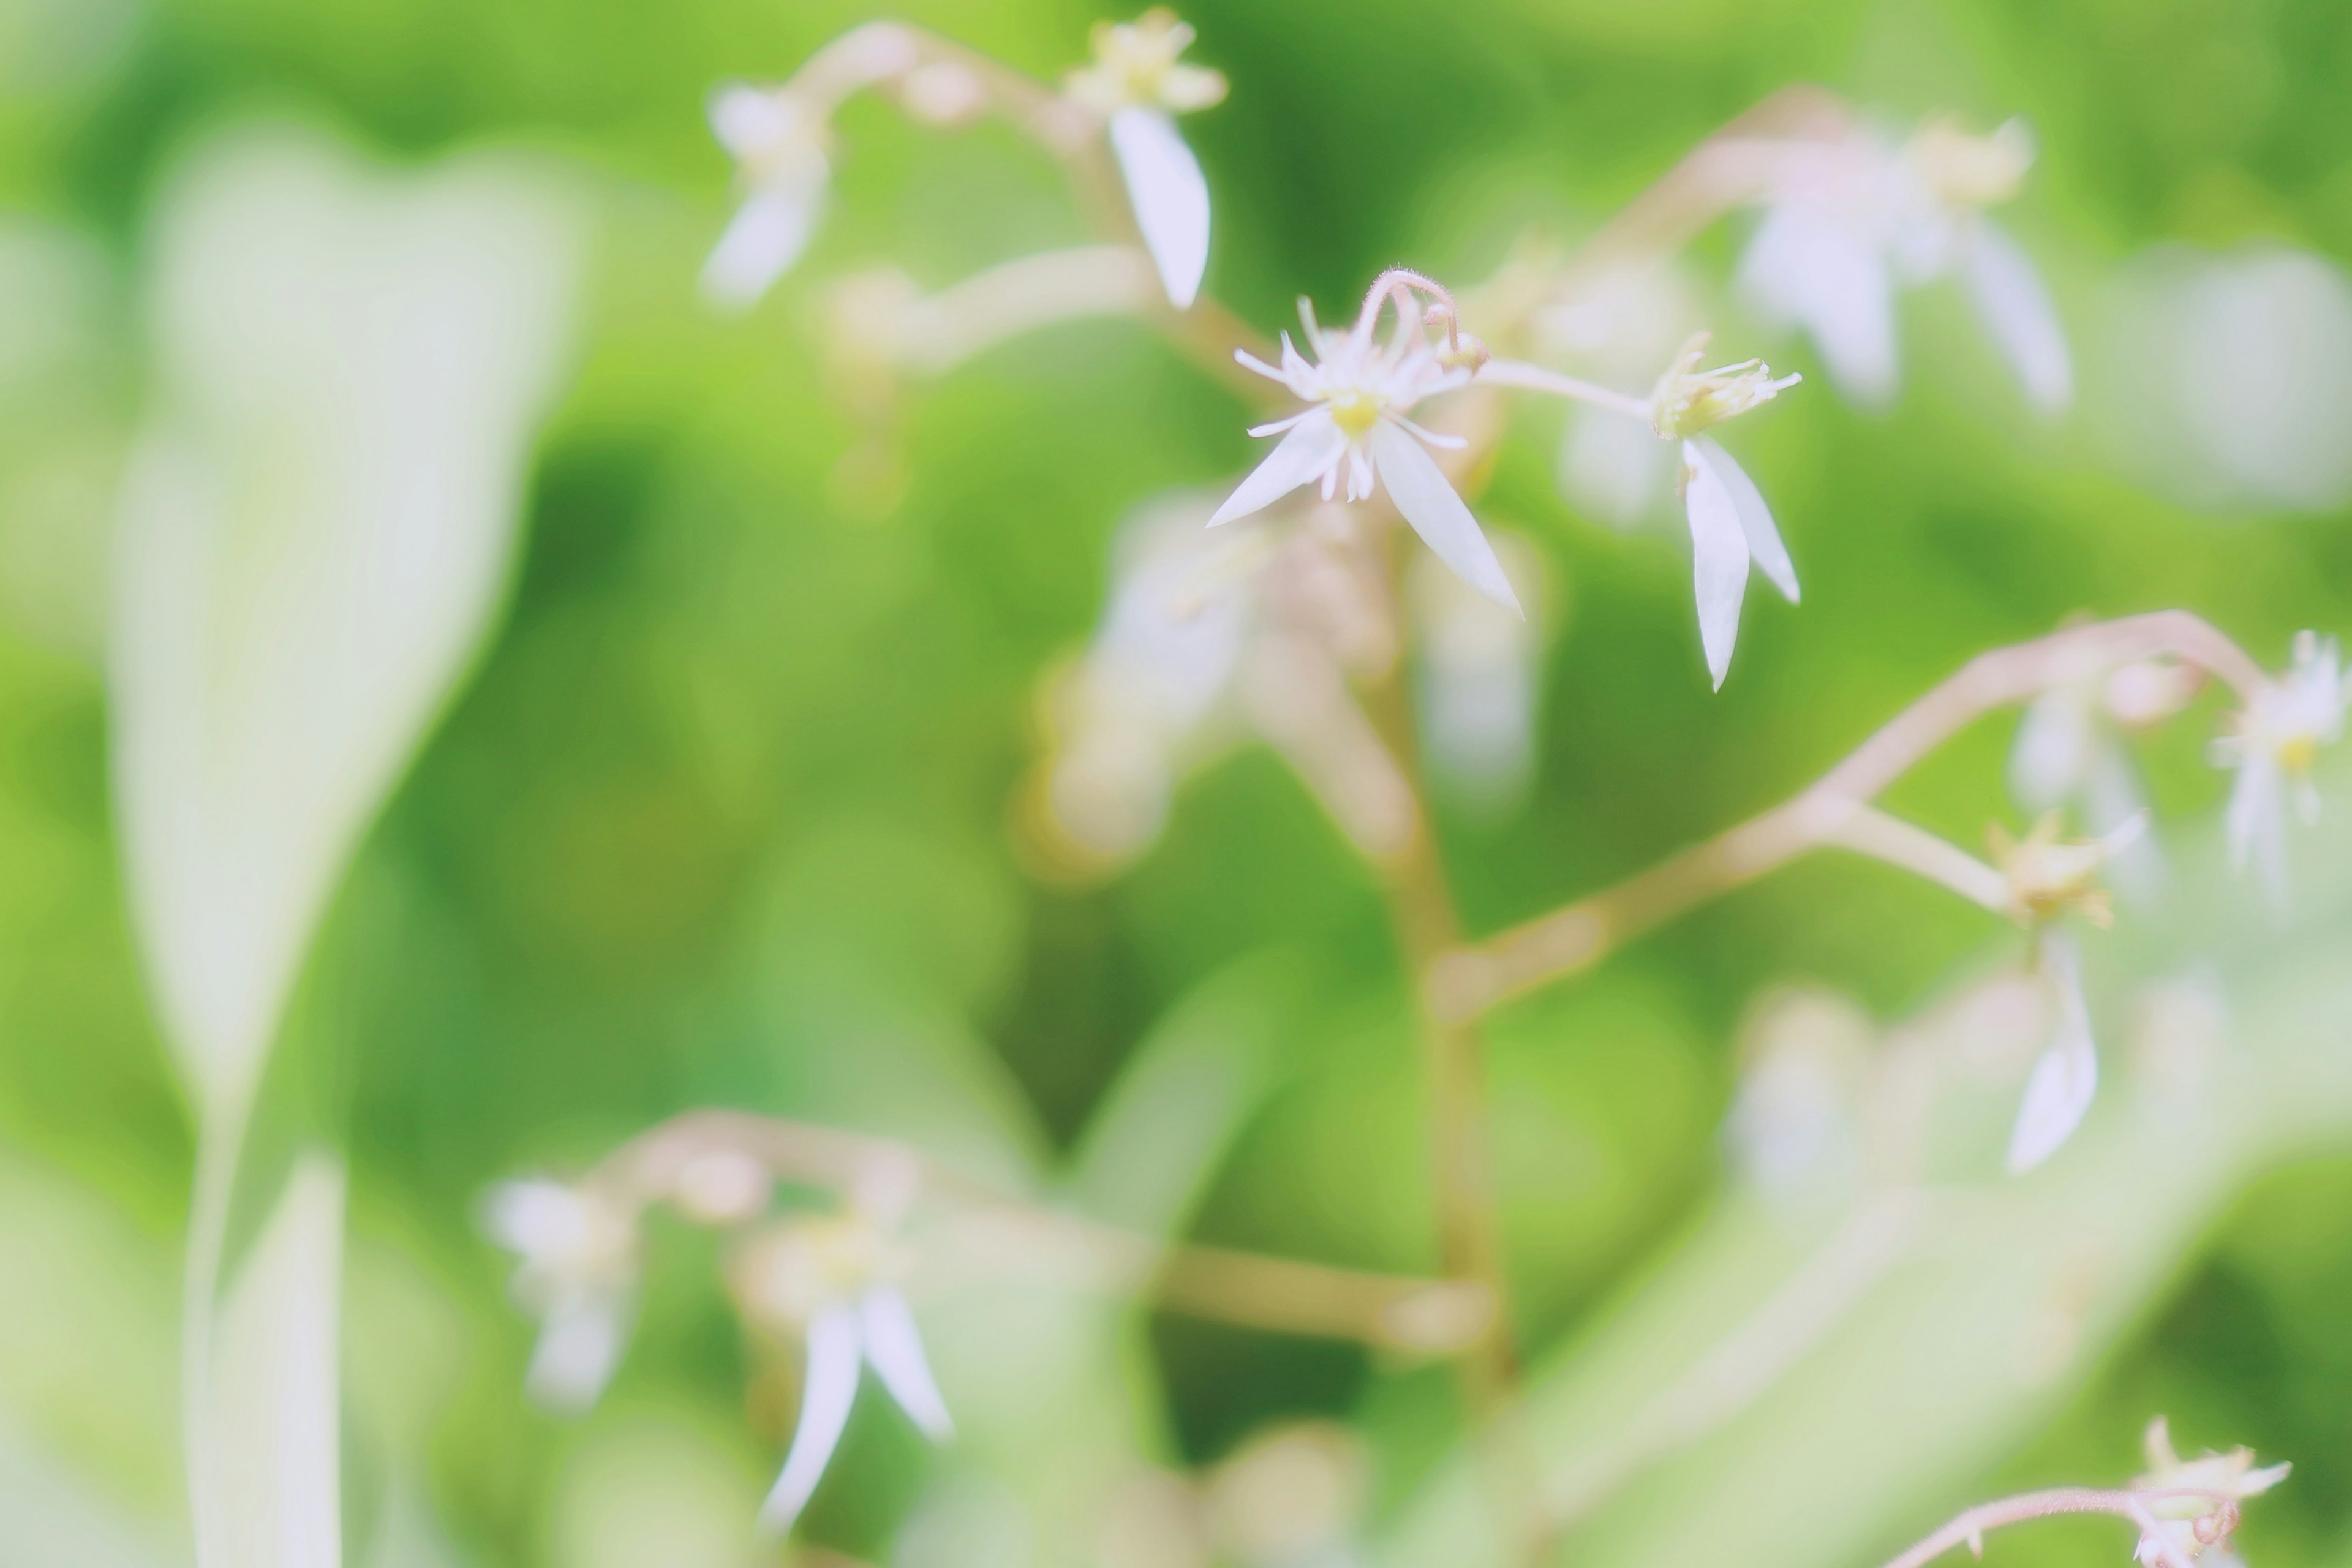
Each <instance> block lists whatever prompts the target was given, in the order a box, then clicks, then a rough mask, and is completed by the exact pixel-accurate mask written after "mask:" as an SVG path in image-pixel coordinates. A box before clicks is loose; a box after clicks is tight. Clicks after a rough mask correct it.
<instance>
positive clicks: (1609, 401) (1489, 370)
mask: <svg viewBox="0 0 2352 1568" xmlns="http://www.w3.org/2000/svg"><path fill="white" fill-rule="evenodd" d="M1476 379H1477V380H1479V381H1482V382H1486V383H1489V384H1493V385H1496V386H1516V387H1518V388H1520V389H1521V390H1523V391H1527V392H1548V393H1549V394H1551V395H1553V396H1555V397H1569V398H1573V399H1575V400H1576V401H1577V402H1579V403H1590V404H1591V405H1594V406H1596V407H1600V408H1607V409H1612V410H1614V411H1615V412H1617V413H1619V414H1630V415H1632V416H1633V417H1634V418H1636V419H1639V420H1641V421H1643V423H1644V424H1646V423H1648V422H1649V419H1650V400H1649V399H1648V398H1646V397H1635V396H1633V395H1630V394H1627V393H1622V392H1612V391H1611V390H1610V389H1609V388H1608V387H1605V386H1601V385H1599V384H1596V383H1593V382H1590V381H1579V380H1578V379H1577V378H1576V377H1574V376H1572V375H1561V374H1559V372H1557V371H1549V370H1546V369H1544V367H1543V366H1541V365H1538V364H1528V363H1526V362H1524V361H1521V360H1511V359H1494V360H1488V361H1487V362H1486V364H1485V365H1484V366H1482V367H1481V368H1480V369H1479V372H1478V374H1477V377H1476Z"/></svg>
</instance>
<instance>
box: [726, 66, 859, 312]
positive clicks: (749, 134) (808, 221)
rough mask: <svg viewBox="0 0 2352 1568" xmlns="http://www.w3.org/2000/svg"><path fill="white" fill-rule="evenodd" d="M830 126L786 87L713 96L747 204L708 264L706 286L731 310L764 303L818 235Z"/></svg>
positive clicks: (736, 87) (735, 88) (737, 87)
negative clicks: (826, 137)
mask: <svg viewBox="0 0 2352 1568" xmlns="http://www.w3.org/2000/svg"><path fill="white" fill-rule="evenodd" d="M824 129H825V128H824V124H823V123H822V121H820V120H819V119H818V118H817V116H816V115H815V114H814V111H813V110H811V108H810V106H808V105H807V104H804V103H803V102H802V101H801V100H799V99H796V98H794V97H793V95H792V94H791V93H790V92H787V91H785V90H784V89H781V88H760V87H750V86H746V85H744V84H742V83H740V82H739V83H734V84H730V85H729V86H727V87H722V88H720V89H719V90H718V91H717V92H715V93H713V94H712V95H711V99H710V132H711V134H712V135H713V136H715V137H717V138H718V140H719V146H721V147H723V148H725V149H726V151H727V153H728V155H729V156H730V157H731V158H733V159H734V160H735V167H736V171H737V180H738V183H739V184H740V185H741V186H742V189H743V201H742V205H740V206H739V207H737V208H736V210H735V216H734V218H733V219H732V220H731V221H730V222H729V224H728V226H727V230H726V232H725V233H724V234H722V235H720V236H719V243H718V245H717V246H716V247H713V248H712V250H711V252H710V258H709V260H708V261H706V262H704V263H703V267H702V288H703V291H704V292H705V293H706V294H708V295H709V297H710V298H711V299H712V300H715V301H717V302H718V303H719V304H721V305H724V306H727V307H729V308H730V309H733V310H742V309H746V308H748V307H750V306H751V305H753V304H756V303H757V302H758V301H759V299H760V296H761V295H762V294H765V293H766V292H767V291H768V289H769V286H770V285H771V284H772V283H774V282H775V280H776V279H779V278H781V277H782V276H783V275H784V274H785V273H786V272H788V271H790V270H791V269H792V266H793V263H794V262H796V261H798V260H799V259H800V258H801V252H802V251H803V250H805V249H806V248H807V247H808V242H809V237H810V236H811V235H813V234H814V233H815V232H816V225H817V219H818V217H819V216H820V215H821V214H822V212H823V210H824V196H825V185H826V182H827V181H828V180H829V179H830V178H831V175H832V168H831V165H830V164H829V163H827V162H826V159H825V153H824Z"/></svg>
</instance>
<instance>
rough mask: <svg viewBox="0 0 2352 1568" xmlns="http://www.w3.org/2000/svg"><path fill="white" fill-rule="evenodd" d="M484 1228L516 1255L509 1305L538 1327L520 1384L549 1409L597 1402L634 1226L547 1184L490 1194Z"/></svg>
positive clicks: (625, 1293)
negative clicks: (535, 1321)
mask: <svg viewBox="0 0 2352 1568" xmlns="http://www.w3.org/2000/svg"><path fill="white" fill-rule="evenodd" d="M482 1228H483V1230H484V1231H485V1232H486V1233H487V1234H488V1236H489V1237H490V1239H491V1240H493V1241H495V1242H497V1243H498V1244H499V1246H500V1247H505V1248H506V1249H507V1250H508V1251H509V1252H511V1253H513V1254H515V1255H516V1257H517V1258H518V1259H519V1260H520V1261H519V1262H518V1264H517V1266H516V1268H515V1274H514V1283H513V1289H514V1294H515V1299H516V1300H517V1301H518V1302H520V1304H521V1305H522V1306H523V1307H524V1309H525V1310H529V1311H530V1312H531V1313H532V1314H533V1315H534V1316H536V1317H537V1318H538V1319H539V1321H540V1331H539V1342H538V1344H537V1346H536V1347H535V1348H534V1349H533V1350H532V1352H531V1358H530V1371H529V1373H527V1374H526V1378H525V1386H526V1387H527V1388H528V1389H529V1390H530V1394H531V1397H532V1398H534V1399H536V1400H538V1401H539V1402H540V1403H541V1405H546V1406H547V1407H548V1408H549V1409H551V1410H555V1411H559V1412H562V1413H564V1414H567V1415H576V1414H578V1413H580V1412H582V1411H584V1410H586V1409H587V1408H588V1407H589V1406H591V1405H594V1404H595V1403H596V1398H597V1396H598V1395H599V1394H602V1393H603V1392H604V1385H605V1384H607V1383H608V1382H610V1381H611V1379H612V1375H613V1371H614V1368H615V1367H616V1366H618V1365H619V1364H620V1360H621V1351H622V1347H623V1346H624V1345H625V1342H627V1339H628V1330H629V1319H630V1315H631V1313H632V1311H633V1310H634V1305H635V1294H636V1279H637V1237H636V1226H635V1222H634V1220H633V1218H632V1217H631V1215H629V1214H628V1213H627V1211H625V1209H624V1208H623V1207H622V1206H621V1205H618V1204H617V1203H615V1202H614V1201H613V1200H612V1199H610V1198H608V1197H606V1196H604V1195H603V1194H599V1193H596V1192H594V1191H593V1190H592V1189H590V1188H588V1187H585V1186H572V1185H567V1184H564V1183H562V1182H557V1181H551V1180H549V1179H547V1178H545V1177H527V1178H524V1179H521V1180H519V1181H512V1182H506V1183H502V1184H499V1186H497V1187H495V1188H493V1189H491V1192H490V1194H489V1196H488V1200H487V1201H486V1203H485V1204H484V1205H483V1211H482Z"/></svg>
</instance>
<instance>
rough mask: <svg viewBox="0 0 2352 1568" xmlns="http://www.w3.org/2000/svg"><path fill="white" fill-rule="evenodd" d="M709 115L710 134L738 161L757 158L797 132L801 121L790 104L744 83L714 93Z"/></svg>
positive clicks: (772, 94) (711, 97) (734, 84)
mask: <svg viewBox="0 0 2352 1568" xmlns="http://www.w3.org/2000/svg"><path fill="white" fill-rule="evenodd" d="M708 111H709V117H710V134H711V135H712V136H714V137H716V138H717V139H718V142H719V145H720V146H721V147H724V148H725V149H726V150H727V151H728V153H730V155H731V156H733V157H736V158H744V159H748V158H755V157H757V156H759V155H760V154H761V153H765V152H767V151H768V150H769V149H771V148H772V147H774V146H776V145H777V144H778V143H780V142H782V141H783V139H784V138H785V137H787V136H790V135H792V134H793V132H794V130H795V129H796V128H797V121H798V117H797V116H796V115H795V114H794V113H793V108H792V105H791V103H790V102H789V101H787V100H785V99H783V98H781V97H779V96H778V95H777V94H775V93H772V92H762V91H761V90H760V89H758V88H756V87H747V86H745V85H744V84H743V83H741V82H730V83H729V84H728V85H727V86H725V87H722V88H720V89H719V90H718V91H716V92H714V93H712V94H711V95H710V102H709V110H708Z"/></svg>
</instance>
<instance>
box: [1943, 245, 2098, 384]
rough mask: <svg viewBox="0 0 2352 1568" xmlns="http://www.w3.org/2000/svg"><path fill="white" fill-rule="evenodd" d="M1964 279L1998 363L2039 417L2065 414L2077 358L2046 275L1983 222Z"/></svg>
mask: <svg viewBox="0 0 2352 1568" xmlns="http://www.w3.org/2000/svg"><path fill="white" fill-rule="evenodd" d="M1960 267H1961V272H1960V276H1961V279H1962V281H1963V282H1964V283H1965V284H1966V285H1967V287H1968V291H1969V300H1971V301H1972V302H1974V304H1975V305H1976V308H1977V315H1978V317H1979V320H1981V321H1983V322H1984V329H1985V332H1986V334H1987V335H1988V336H1990V338H1991V339H1992V342H1993V346H1994V347H1995V348H1997V349H1999V350H2000V357H2001V358H2002V359H2004V360H2006V361H2008V362H2009V368H2010V371H2011V374H2014V375H2015V376H2016V377H2017V384H2018V385H2020V386H2021V387H2022V388H2024V391H2025V401H2026V402H2027V403H2029V404H2031V405H2032V407H2033V411H2034V412H2035V413H2037V414H2041V415H2044V416H2049V415H2055V414H2063V413H2064V412H2065V410H2066V407H2067V405H2069V404H2071V403H2073V402H2074V355H2073V354H2072V353H2069V352H2068V350H2067V347H2066V330H2065V328H2063V327H2062V326H2060V325H2059V323H2058V309H2057V307H2056V306H2054V305H2053V304H2052V303H2051V302H2050V290H2049V289H2046V288H2044V287H2043V286H2042V274H2041V273H2040V272H2038V271H2037V270H2035V268H2034V266H2033V263H2032V260H2030V259H2029V258H2027V257H2026V254H2025V252H2024V251H2022V250H2021V249H2019V248H2018V246H2017V242H2016V241H2015V240H2013V239H2011V238H2010V237H2009V236H2008V235H2006V234H2004V233H2002V232H2001V231H2000V229H1998V228H1996V227H1994V226H1993V225H1992V224H1990V223H1989V222H1986V221H1984V220H1982V219H1979V220H1978V222H1977V226H1976V231H1975V233H1974V234H1972V235H1971V236H1970V237H1969V243H1968V245H1967V246H1966V247H1964V249H1963V251H1962V254H1961V258H1960Z"/></svg>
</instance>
